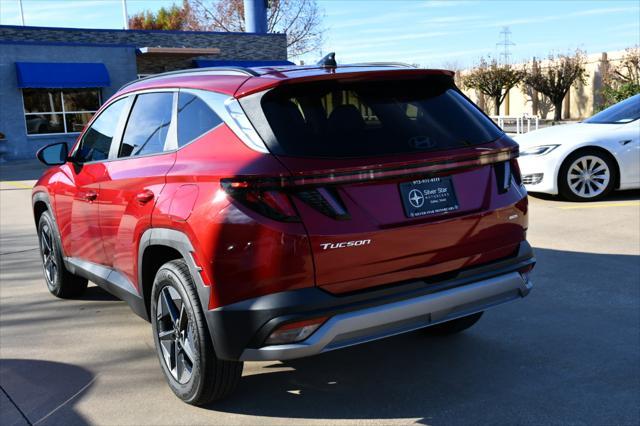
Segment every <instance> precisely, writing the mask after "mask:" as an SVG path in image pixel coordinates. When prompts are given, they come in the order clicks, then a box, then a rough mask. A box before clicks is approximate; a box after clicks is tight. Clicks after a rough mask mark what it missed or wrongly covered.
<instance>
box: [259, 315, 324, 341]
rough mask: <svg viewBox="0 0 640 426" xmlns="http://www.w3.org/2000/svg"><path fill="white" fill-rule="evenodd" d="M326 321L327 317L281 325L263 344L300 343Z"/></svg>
mask: <svg viewBox="0 0 640 426" xmlns="http://www.w3.org/2000/svg"><path fill="white" fill-rule="evenodd" d="M327 319H328V317H321V318H314V319H310V320H304V321H296V322H290V323H287V324H284V325H281V326H280V327H278V328H276V329H275V330H274V331H273V332H272V333H271V334H270V335H269V337H267V340H266V341H265V342H264V343H265V344H267V345H283V344H286V343H295V342H301V341H303V340H304V339H306V338H308V337H309V336H311V335H312V334H313V333H314V332H315V331H316V330H317V329H318V328H320V326H321V325H322V324H324V323H325V321H326V320H327Z"/></svg>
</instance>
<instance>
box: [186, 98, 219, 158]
mask: <svg viewBox="0 0 640 426" xmlns="http://www.w3.org/2000/svg"><path fill="white" fill-rule="evenodd" d="M221 123H222V120H221V119H220V117H218V115H217V114H216V113H215V112H213V111H212V110H211V108H209V106H207V104H206V103H205V102H204V101H203V100H202V99H200V98H199V97H197V96H195V95H192V94H190V93H184V92H180V95H179V97H178V146H180V147H181V146H184V145H186V144H188V143H189V142H191V141H193V140H194V139H197V138H199V137H200V136H202V135H204V134H205V133H207V132H208V131H210V130H211V129H213V128H215V127H216V126H218V125H219V124H221Z"/></svg>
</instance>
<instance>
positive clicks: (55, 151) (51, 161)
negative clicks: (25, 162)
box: [36, 142, 69, 166]
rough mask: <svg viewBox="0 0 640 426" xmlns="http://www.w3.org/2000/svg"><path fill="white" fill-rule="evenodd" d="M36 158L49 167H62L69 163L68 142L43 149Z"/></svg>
mask: <svg viewBox="0 0 640 426" xmlns="http://www.w3.org/2000/svg"><path fill="white" fill-rule="evenodd" d="M36 157H38V160H40V161H41V162H43V163H44V164H46V165H47V166H60V165H62V164H65V163H66V162H67V161H69V148H68V147H67V144H66V142H57V143H52V144H51V145H47V146H45V147H44V148H41V149H40V150H39V151H38V153H37V154H36Z"/></svg>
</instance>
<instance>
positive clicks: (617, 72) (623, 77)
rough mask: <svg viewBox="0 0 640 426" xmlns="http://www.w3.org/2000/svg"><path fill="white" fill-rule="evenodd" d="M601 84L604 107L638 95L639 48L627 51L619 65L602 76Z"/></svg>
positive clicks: (639, 86)
mask: <svg viewBox="0 0 640 426" xmlns="http://www.w3.org/2000/svg"><path fill="white" fill-rule="evenodd" d="M602 83H603V88H602V97H603V100H604V107H607V106H610V105H613V104H615V103H617V102H620V101H623V100H625V99H627V98H629V97H631V96H633V95H635V94H638V93H640V48H639V47H638V46H636V47H632V48H629V49H627V50H626V51H625V54H624V56H623V57H622V60H621V62H620V64H619V65H618V66H616V67H614V68H613V69H611V70H609V71H608V72H606V73H605V74H604V76H603V81H602Z"/></svg>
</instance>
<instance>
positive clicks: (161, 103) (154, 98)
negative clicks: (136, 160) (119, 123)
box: [118, 92, 173, 157]
mask: <svg viewBox="0 0 640 426" xmlns="http://www.w3.org/2000/svg"><path fill="white" fill-rule="evenodd" d="M172 105H173V93H171V92H161V93H145V94H142V95H138V96H137V97H136V100H135V102H134V104H133V108H132V110H131V114H130V115H129V120H128V121H127V127H126V128H125V130H124V135H123V136H122V144H121V145H120V151H119V152H118V157H130V156H137V155H148V154H156V153H159V152H162V151H163V150H164V143H165V141H166V140H167V134H168V133H169V124H171V109H172Z"/></svg>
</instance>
